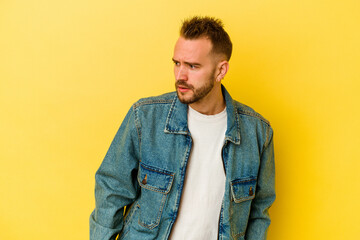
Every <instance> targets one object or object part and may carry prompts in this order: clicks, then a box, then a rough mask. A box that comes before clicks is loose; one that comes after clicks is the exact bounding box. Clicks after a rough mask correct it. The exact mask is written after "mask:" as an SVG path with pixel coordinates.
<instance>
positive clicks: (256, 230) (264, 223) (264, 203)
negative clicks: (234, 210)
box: [245, 126, 275, 240]
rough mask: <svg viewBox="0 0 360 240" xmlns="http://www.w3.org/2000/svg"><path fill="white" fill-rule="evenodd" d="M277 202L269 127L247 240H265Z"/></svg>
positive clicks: (270, 130)
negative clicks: (272, 207) (271, 211)
mask: <svg viewBox="0 0 360 240" xmlns="http://www.w3.org/2000/svg"><path fill="white" fill-rule="evenodd" d="M274 201H275V163H274V144H273V131H272V128H271V127H270V126H269V127H268V130H267V140H266V142H265V144H264V148H263V151H262V154H261V159H260V167H259V174H258V180H257V186H256V193H255V198H254V199H253V202H252V204H251V210H250V216H249V222H248V227H247V229H246V236H245V239H246V240H265V239H266V235H267V230H268V227H269V225H270V217H269V213H268V210H269V208H270V206H271V205H272V203H273V202H274Z"/></svg>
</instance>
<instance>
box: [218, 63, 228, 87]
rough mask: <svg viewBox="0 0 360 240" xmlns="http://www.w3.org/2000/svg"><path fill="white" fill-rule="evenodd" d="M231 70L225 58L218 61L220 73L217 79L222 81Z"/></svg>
mask: <svg viewBox="0 0 360 240" xmlns="http://www.w3.org/2000/svg"><path fill="white" fill-rule="evenodd" d="M228 70H229V62H228V61H226V60H224V61H221V62H219V63H218V71H219V73H218V75H217V76H216V81H217V82H220V81H221V80H222V79H223V78H224V77H225V75H226V73H227V72H228Z"/></svg>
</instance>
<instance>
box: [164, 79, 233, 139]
mask: <svg viewBox="0 0 360 240" xmlns="http://www.w3.org/2000/svg"><path fill="white" fill-rule="evenodd" d="M221 90H222V93H223V96H224V99H225V103H226V113H227V129H226V133H225V141H226V140H228V141H231V142H233V143H234V144H240V125H239V116H238V114H237V110H236V108H235V106H234V100H233V99H232V98H231V96H230V94H229V93H228V91H227V90H226V89H225V87H224V86H223V85H221ZM187 111H188V105H187V104H183V103H181V102H180V100H179V98H178V97H177V95H175V97H174V100H173V102H172V104H171V107H170V111H169V114H168V116H167V119H166V124H165V129H164V132H165V133H173V134H185V135H190V131H189V128H188V124H187Z"/></svg>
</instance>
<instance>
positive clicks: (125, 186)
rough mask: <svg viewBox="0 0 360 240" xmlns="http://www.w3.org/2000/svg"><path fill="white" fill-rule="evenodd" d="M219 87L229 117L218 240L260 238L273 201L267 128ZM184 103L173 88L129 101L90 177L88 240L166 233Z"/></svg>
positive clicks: (183, 158) (183, 150) (185, 140)
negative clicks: (92, 203) (91, 199)
mask: <svg viewBox="0 0 360 240" xmlns="http://www.w3.org/2000/svg"><path fill="white" fill-rule="evenodd" d="M222 91H223V95H224V99H225V102H226V109H227V110H226V111H227V116H228V119H227V130H226V133H225V141H224V145H223V148H222V159H223V166H224V170H225V174H226V186H225V193H224V196H223V201H222V206H221V212H220V218H219V233H218V239H221V240H230V239H234V240H235V239H236V240H243V239H246V240H255V239H256V240H260V239H266V233H267V229H268V226H269V224H270V218H269V214H268V209H269V207H270V206H271V205H272V203H273V201H274V200H275V186H274V184H275V182H274V180H275V179H274V178H275V169H274V150H273V131H272V128H271V127H270V125H269V122H268V121H267V120H266V119H264V118H263V117H262V116H261V115H260V114H258V113H256V112H255V111H254V110H252V109H251V108H249V107H248V106H245V105H243V104H241V103H239V102H237V101H235V100H233V99H232V98H231V97H230V95H229V93H228V92H227V91H226V89H225V88H224V87H223V86H222ZM187 109H188V106H187V105H186V104H182V103H181V102H180V101H179V99H178V98H177V95H176V93H175V92H173V93H167V94H164V95H161V96H158V97H151V98H145V99H141V100H139V101H138V102H136V103H135V104H134V105H133V106H132V107H131V109H130V110H129V112H128V114H127V115H126V117H125V119H124V121H123V123H122V124H121V126H120V128H119V130H118V132H117V133H116V136H115V138H114V140H113V141H112V143H111V145H110V148H109V150H108V152H107V154H106V156H105V158H104V160H103V162H102V164H101V166H100V168H99V169H98V171H97V172H96V175H95V179H96V184H95V199H96V207H95V210H94V211H93V212H92V214H91V216H90V239H91V240H108V239H111V240H113V239H116V237H117V235H119V236H118V238H117V239H119V240H128V239H131V240H147V239H161V240H162V239H168V237H169V234H170V231H171V228H172V226H173V224H174V222H175V220H176V216H177V214H178V210H179V205H180V199H181V193H182V190H183V186H184V179H185V174H186V165H187V162H188V159H189V155H190V151H191V146H192V138H191V134H190V132H189V129H188V125H187ZM125 206H126V211H125V216H123V215H124V207H125Z"/></svg>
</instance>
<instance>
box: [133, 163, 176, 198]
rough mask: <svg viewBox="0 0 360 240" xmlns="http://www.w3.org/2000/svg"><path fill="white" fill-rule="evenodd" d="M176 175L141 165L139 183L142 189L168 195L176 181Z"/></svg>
mask: <svg viewBox="0 0 360 240" xmlns="http://www.w3.org/2000/svg"><path fill="white" fill-rule="evenodd" d="M174 175H175V173H172V172H169V171H167V170H164V169H160V168H157V167H152V166H149V165H145V164H143V163H140V168H139V174H138V182H139V184H140V186H141V187H143V188H146V189H149V190H152V191H155V192H160V193H165V194H167V193H168V192H169V191H170V189H171V185H172V183H173V180H174Z"/></svg>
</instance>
